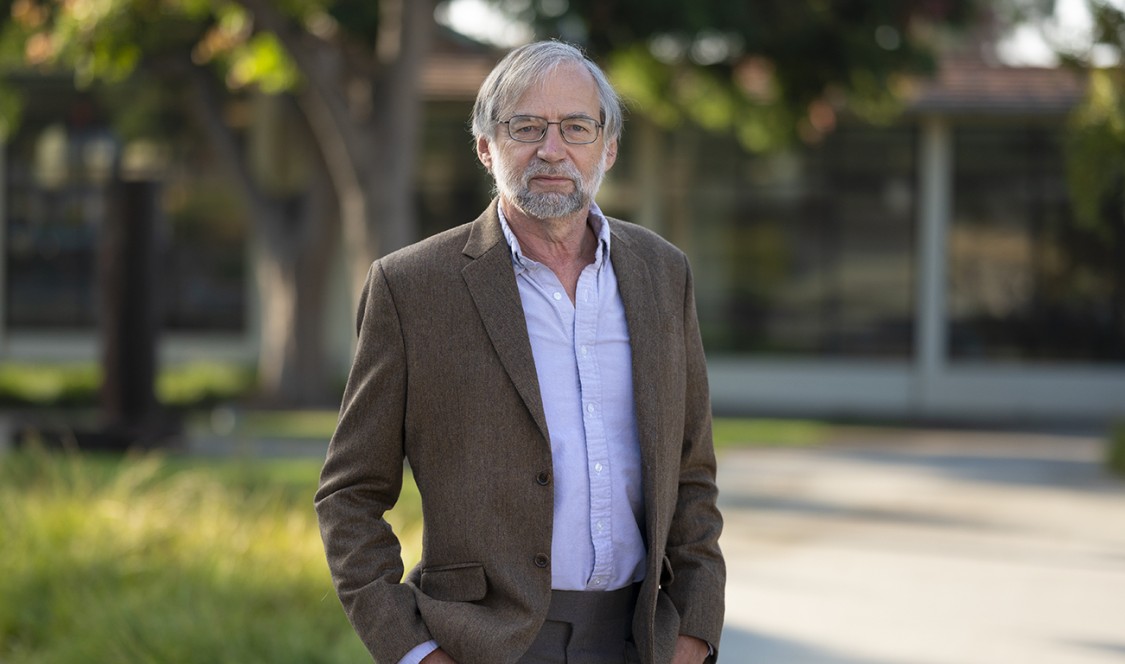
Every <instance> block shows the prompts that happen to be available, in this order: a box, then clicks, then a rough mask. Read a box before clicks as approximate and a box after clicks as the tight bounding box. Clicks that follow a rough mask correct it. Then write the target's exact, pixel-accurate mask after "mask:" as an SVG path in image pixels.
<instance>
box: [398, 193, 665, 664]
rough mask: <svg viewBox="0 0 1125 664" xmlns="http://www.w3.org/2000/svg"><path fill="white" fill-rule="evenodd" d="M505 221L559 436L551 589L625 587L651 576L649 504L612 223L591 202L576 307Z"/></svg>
mask: <svg viewBox="0 0 1125 664" xmlns="http://www.w3.org/2000/svg"><path fill="white" fill-rule="evenodd" d="M499 216H500V224H501V226H502V228H503V230H504V237H505V239H506V240H507V241H508V246H509V247H510V248H511V252H512V266H513V268H514V270H515V273H516V284H517V285H518V287H519V293H520V300H521V302H522V303H523V311H524V317H525V319H526V321H527V332H528V336H529V338H530V340H531V352H532V355H533V356H534V358H535V370H536V373H537V374H538V376H539V391H540V396H541V397H542V401H543V410H544V414H545V415H546V417H547V429H548V431H549V432H550V438H551V460H552V465H553V481H554V528H553V531H552V538H551V587H552V588H553V589H555V590H616V589H618V588H624V587H625V586H628V585H630V584H632V583H634V582H636V581H640V580H642V579H643V578H644V560H645V543H644V535H643V533H642V524H643V523H644V498H643V493H642V487H641V451H640V442H639V440H638V438H637V426H636V417H635V415H634V410H633V407H634V406H633V360H632V349H631V346H630V343H629V329H628V326H627V325H626V321H625V306H624V304H623V303H622V301H621V295H620V294H619V293H618V290H617V275H616V274H614V271H613V264H612V262H611V261H610V232H609V223H608V222H607V221H606V220H605V216H604V215H603V214H602V211H601V210H600V209H599V208H598V206H597V205H596V204H591V206H590V216H589V219H590V225H591V228H593V230H594V232H595V233H596V234H597V238H598V247H597V250H596V252H595V254H594V262H593V263H591V264H590V265H587V266H586V268H585V269H583V270H582V273H581V275H579V277H578V289H577V292H576V295H575V302H573V303H572V302H571V301H570V298H569V297H568V296H567V293H566V289H565V288H563V285H562V283H561V282H560V281H559V279H558V277H556V276H555V273H554V272H552V271H551V270H550V269H549V268H547V267H546V266H545V265H542V264H541V263H538V262H536V261H534V260H532V259H531V258H528V257H527V256H525V255H524V254H523V252H522V251H521V250H520V244H519V240H518V239H517V238H516V236H515V234H514V233H513V232H512V229H511V227H510V226H509V225H508V221H507V219H505V217H504V212H503V209H502V208H500V209H499ZM437 647H438V644H437V643H436V642H435V641H428V642H426V643H422V644H420V645H418V646H417V647H416V648H414V649H413V650H411V651H410V652H409V653H407V655H406V657H404V658H403V659H402V660H401V662H400V664H417V663H418V662H420V661H421V660H422V659H423V658H424V657H425V656H426V655H428V654H430V653H431V652H433V651H434V650H435V649H437Z"/></svg>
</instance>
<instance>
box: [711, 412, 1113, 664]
mask: <svg viewBox="0 0 1125 664" xmlns="http://www.w3.org/2000/svg"><path fill="white" fill-rule="evenodd" d="M1101 457H1102V447H1101V443H1100V442H1099V441H1098V440H1097V439H1094V438H1088V437H1081V436H1053V435H1032V434H1000V433H987V434H986V433H971V432H968V433H967V432H942V431H872V432H870V433H859V434H854V433H853V434H851V435H850V439H841V440H837V441H833V442H832V443H831V444H828V445H825V446H823V447H821V448H817V449H780V448H778V449H756V450H740V451H726V452H724V453H722V454H721V456H720V459H719V464H720V471H719V485H720V489H721V506H722V508H723V512H724V515H725V517H726V522H727V527H726V530H725V532H724V535H723V546H724V552H725V554H726V556H727V559H728V564H729V568H730V569H729V582H728V589H727V625H726V628H725V630H724V635H723V644H722V656H723V657H722V661H724V662H726V663H727V664H740V663H743V662H746V663H750V664H861V663H862V664H1111V663H1116V664H1122V663H1125V481H1122V480H1120V479H1114V478H1112V477H1110V476H1109V475H1108V474H1107V473H1106V472H1105V471H1104V470H1103V469H1102V467H1101V465H1100V464H1101Z"/></svg>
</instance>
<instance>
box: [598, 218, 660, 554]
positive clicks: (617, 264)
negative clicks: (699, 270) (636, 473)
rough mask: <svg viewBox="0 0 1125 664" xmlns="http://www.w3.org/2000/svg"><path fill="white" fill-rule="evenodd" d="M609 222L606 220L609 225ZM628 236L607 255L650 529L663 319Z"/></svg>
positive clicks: (645, 270)
mask: <svg viewBox="0 0 1125 664" xmlns="http://www.w3.org/2000/svg"><path fill="white" fill-rule="evenodd" d="M613 223H614V221H610V224H611V228H612V227H613V226H612V224H613ZM628 240H629V238H628V237H626V236H624V235H622V234H619V233H616V232H615V233H614V234H613V247H612V248H611V250H610V255H611V257H612V258H611V260H612V262H613V271H614V274H615V275H616V276H617V289H618V291H619V292H620V293H621V302H622V303H623V304H624V305H625V320H626V322H627V324H628V325H629V344H630V346H631V347H632V356H633V400H634V408H635V410H636V416H637V437H638V438H639V440H640V445H641V463H642V468H643V473H644V493H645V505H646V506H648V507H649V508H650V509H647V510H646V511H647V512H648V520H649V524H648V526H649V529H650V532H652V530H651V529H652V528H653V527H654V525H655V524H654V520H655V519H656V518H657V515H656V514H655V513H654V512H653V509H652V508H653V507H654V506H655V505H657V504H658V503H657V501H656V497H655V495H653V494H652V493H651V492H652V491H653V490H654V487H657V486H660V483H659V482H658V481H657V477H656V472H657V463H658V461H659V455H660V452H661V446H660V444H659V442H660V431H661V428H662V427H661V415H662V412H661V409H660V404H659V402H658V397H657V395H658V385H659V383H660V378H661V363H660V340H661V338H662V337H663V330H664V325H665V324H666V323H665V321H663V320H661V316H660V311H661V309H660V308H659V306H658V304H657V302H656V299H655V298H654V296H653V287H654V285H653V280H652V275H651V274H650V272H649V268H648V264H647V263H646V262H645V260H644V258H643V257H641V256H640V255H638V254H637V253H636V252H635V250H634V248H633V246H632V245H631V244H630V243H629V241H628Z"/></svg>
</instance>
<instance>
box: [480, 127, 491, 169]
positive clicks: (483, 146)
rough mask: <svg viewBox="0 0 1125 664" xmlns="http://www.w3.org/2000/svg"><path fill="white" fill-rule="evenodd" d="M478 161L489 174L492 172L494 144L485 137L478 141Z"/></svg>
mask: <svg viewBox="0 0 1125 664" xmlns="http://www.w3.org/2000/svg"><path fill="white" fill-rule="evenodd" d="M477 159H480V163H482V164H484V167H485V169H486V170H487V171H488V172H489V173H491V172H492V144H491V143H489V141H488V139H487V138H485V137H484V136H481V137H480V138H478V139H477Z"/></svg>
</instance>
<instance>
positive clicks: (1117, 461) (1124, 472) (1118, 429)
mask: <svg viewBox="0 0 1125 664" xmlns="http://www.w3.org/2000/svg"><path fill="white" fill-rule="evenodd" d="M1106 464H1107V465H1108V466H1109V469H1110V470H1112V471H1113V472H1115V473H1117V474H1118V475H1121V476H1123V477H1125V422H1118V423H1117V424H1115V425H1114V426H1113V427H1112V428H1111V429H1110V433H1109V446H1108V448H1107V451H1106Z"/></svg>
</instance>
